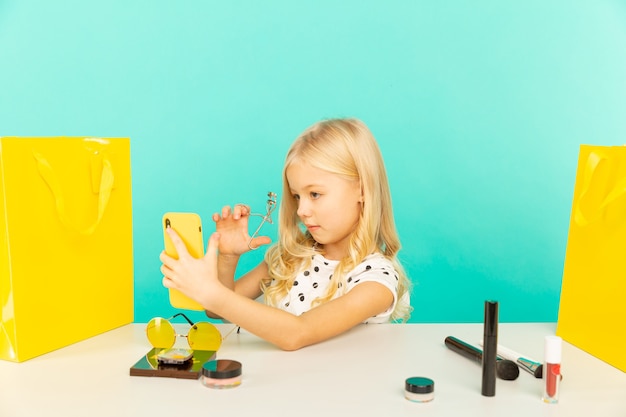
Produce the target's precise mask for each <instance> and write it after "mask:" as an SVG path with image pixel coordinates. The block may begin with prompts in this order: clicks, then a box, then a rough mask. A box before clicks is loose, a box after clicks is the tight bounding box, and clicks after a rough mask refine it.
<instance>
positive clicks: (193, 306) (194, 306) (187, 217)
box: [163, 212, 204, 310]
mask: <svg viewBox="0 0 626 417" xmlns="http://www.w3.org/2000/svg"><path fill="white" fill-rule="evenodd" d="M167 227H171V228H172V229H174V231H175V232H176V233H178V235H179V236H180V238H181V239H182V240H183V243H184V244H185V246H186V247H187V250H188V251H189V254H190V255H191V256H193V257H194V258H201V257H202V256H204V240H203V238H202V220H201V219H200V216H199V215H198V214H196V213H171V212H170V213H165V214H164V215H163V238H164V243H165V253H167V254H168V255H169V256H171V257H172V258H175V259H178V253H177V252H176V248H175V247H174V244H173V243H172V239H170V237H169V235H168V234H167V233H166V232H165V230H166V228H167ZM169 292H170V304H171V305H172V306H173V307H176V308H181V309H186V310H204V308H203V307H202V306H201V305H200V304H199V303H197V302H195V301H194V300H192V299H191V298H189V297H187V296H186V295H184V294H182V293H181V292H180V291H178V290H173V289H170V290H169Z"/></svg>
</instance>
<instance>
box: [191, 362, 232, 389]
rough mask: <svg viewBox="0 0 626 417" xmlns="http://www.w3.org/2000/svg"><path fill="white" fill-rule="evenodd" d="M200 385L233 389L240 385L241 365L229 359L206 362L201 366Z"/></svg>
mask: <svg viewBox="0 0 626 417" xmlns="http://www.w3.org/2000/svg"><path fill="white" fill-rule="evenodd" d="M200 379H201V381H202V384H203V385H204V386H205V387H209V388H218V389H222V388H234V387H237V386H239V385H240V384H241V363H240V362H237V361H233V360H230V359H218V360H214V361H208V362H206V363H205V364H204V365H202V376H201V377H200Z"/></svg>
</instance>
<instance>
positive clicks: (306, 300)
mask: <svg viewBox="0 0 626 417" xmlns="http://www.w3.org/2000/svg"><path fill="white" fill-rule="evenodd" d="M338 263H339V261H336V260H329V259H326V258H324V257H323V256H321V255H315V256H313V259H312V261H311V265H310V266H309V267H308V268H307V269H305V270H304V271H302V272H300V273H299V274H298V275H297V277H296V279H295V280H294V282H293V285H292V288H291V290H290V291H289V293H288V294H287V296H286V297H285V298H284V299H283V300H282V301H281V302H280V303H278V305H279V306H283V307H282V308H283V309H284V310H286V311H288V312H290V313H293V314H295V315H300V314H302V313H304V312H306V311H308V310H310V309H311V303H312V302H313V301H314V300H315V299H317V298H319V297H323V296H324V295H326V292H327V291H328V288H329V285H331V283H332V282H333V272H334V269H335V267H336V266H337V265H338ZM363 282H377V283H380V284H382V285H384V286H385V287H386V288H388V289H389V290H390V291H391V292H392V293H393V295H394V305H393V306H392V307H391V308H390V310H389V311H386V312H384V313H381V314H379V315H377V316H374V317H370V318H369V319H368V320H366V322H368V323H383V322H388V321H389V316H390V314H391V311H392V310H393V307H395V302H396V299H397V292H398V290H397V286H398V275H397V273H396V271H395V270H394V268H393V265H392V264H391V262H390V261H389V260H388V259H386V258H385V257H384V256H383V255H382V254H373V255H370V256H368V257H367V258H365V260H364V261H363V262H362V263H361V264H360V265H357V267H356V268H354V269H353V270H352V271H348V273H347V274H346V278H345V281H344V282H337V283H335V284H334V285H336V288H337V292H336V294H335V297H339V296H341V295H343V294H345V293H347V292H350V290H351V289H352V288H354V287H355V286H357V285H358V284H360V283H363Z"/></svg>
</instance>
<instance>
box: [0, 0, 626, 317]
mask: <svg viewBox="0 0 626 417" xmlns="http://www.w3.org/2000/svg"><path fill="white" fill-rule="evenodd" d="M625 74H626V2H624V1H615V0H614V1H610V0H596V1H549V2H546V1H535V0H531V1H512V2H502V1H489V0H472V1H446V0H444V1H417V0H410V1H408V0H407V1H391V2H387V1H343V2H337V1H306V2H293V1H278V0H270V1H265V2H259V1H253V0H249V1H229V2H226V1H223V2H216V1H204V0H185V1H178V2H174V1H163V0H136V1H126V0H124V1H122V0H111V1H100V2H87V1H78V0H65V1H63V0H62V1H57V2H52V1H43V0H41V1H35V0H31V1H29V0H19V1H18V0H4V1H0V135H18V136H34V135H40V136H55V135H92V136H128V137H130V138H131V139H132V172H133V184H132V186H133V212H134V214H133V216H134V231H133V233H134V256H135V320H136V321H138V322H145V321H147V320H148V319H149V318H150V317H152V316H155V315H162V316H167V315H169V314H171V313H172V311H173V310H172V308H171V307H170V306H169V304H168V298H167V292H166V290H165V289H164V288H163V287H162V286H161V274H160V272H159V266H160V263H159V260H158V255H159V252H160V251H161V249H162V246H163V241H162V234H161V229H160V221H161V216H162V214H163V213H164V212H166V211H195V212H198V213H199V214H200V215H201V216H202V217H203V218H204V219H205V232H209V231H211V230H213V224H212V222H211V221H210V215H211V213H213V212H214V211H217V210H219V209H220V207H221V206H222V205H224V204H233V203H236V202H247V203H250V204H251V205H252V207H253V209H255V210H261V209H262V208H263V206H264V201H265V194H266V192H267V191H269V190H276V191H278V190H280V171H281V165H282V161H283V158H284V155H285V152H286V150H287V147H288V146H289V144H290V143H291V141H292V140H293V139H294V138H295V137H296V136H297V135H298V133H299V132H300V131H301V130H303V129H304V128H305V127H307V126H308V125H310V124H312V123H313V122H315V121H317V120H319V119H321V118H326V117H337V116H355V117H359V118H361V119H363V120H364V121H365V122H366V123H367V124H368V125H369V126H370V127H371V129H372V130H373V132H374V134H375V136H376V137H377V139H378V141H379V143H380V146H381V148H382V151H383V154H384V157H385V160H386V163H387V168H388V171H389V177H390V181H391V187H392V193H393V202H394V208H395V215H396V221H397V226H398V229H399V232H400V235H401V239H402V241H403V250H402V252H401V258H402V260H403V262H404V264H405V265H406V268H407V270H408V272H409V274H410V275H411V277H412V279H413V280H414V281H415V284H416V285H415V290H414V294H413V297H412V302H413V305H414V307H415V312H414V315H413V318H412V319H411V321H414V322H472V321H474V322H477V321H481V320H482V303H483V301H484V300H485V299H487V298H490V299H497V300H499V301H500V302H501V305H500V317H501V320H502V321H555V320H556V319H557V313H558V302H559V291H560V283H561V275H562V270H563V261H564V254H565V248H566V242H567V229H568V224H569V214H570V209H571V199H572V191H573V186H574V179H575V169H576V160H577V156H578V147H579V145H580V144H581V143H591V144H621V143H624V142H626V126H625V122H624V121H625V120H626V114H625V111H624V109H626V81H625V80H626V76H625ZM266 230H267V233H269V234H270V235H271V236H274V237H275V231H276V230H275V226H269V227H268V228H267V229H266ZM206 236H207V237H208V233H206ZM261 256H262V253H261V251H257V252H254V253H251V254H250V255H248V256H247V257H245V259H244V260H243V262H242V265H241V268H242V269H243V268H248V267H250V266H252V265H254V264H255V263H256V262H258V261H259V260H260V259H261ZM112 304H114V303H112ZM112 308H114V306H113V305H112ZM194 317H195V318H200V317H202V314H201V313H197V314H194Z"/></svg>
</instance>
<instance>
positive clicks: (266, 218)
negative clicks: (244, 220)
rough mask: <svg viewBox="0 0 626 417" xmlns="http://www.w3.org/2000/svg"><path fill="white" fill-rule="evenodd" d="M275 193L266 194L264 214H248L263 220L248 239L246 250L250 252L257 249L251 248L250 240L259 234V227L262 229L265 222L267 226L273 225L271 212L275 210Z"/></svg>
mask: <svg viewBox="0 0 626 417" xmlns="http://www.w3.org/2000/svg"><path fill="white" fill-rule="evenodd" d="M276 197H277V195H276V193H273V192H271V191H270V192H268V193H267V203H266V206H265V211H266V213H265V214H260V213H250V216H259V217H261V218H262V219H263V221H261V224H260V225H259V227H257V228H256V230H255V231H254V233H253V234H252V236H251V237H250V240H249V241H248V248H250V249H251V250H256V249H258V248H259V247H258V246H257V247H256V248H253V247H252V239H254V238H255V237H257V235H258V234H259V231H260V230H261V227H263V225H264V224H265V222H268V223H269V224H273V223H274V222H273V221H272V212H273V211H274V210H275V209H276Z"/></svg>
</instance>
